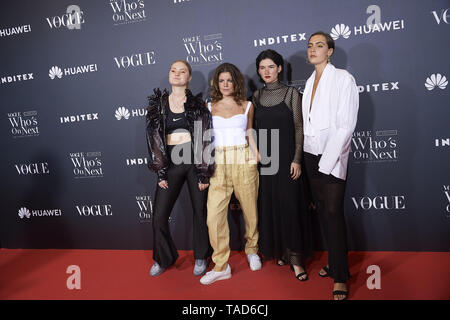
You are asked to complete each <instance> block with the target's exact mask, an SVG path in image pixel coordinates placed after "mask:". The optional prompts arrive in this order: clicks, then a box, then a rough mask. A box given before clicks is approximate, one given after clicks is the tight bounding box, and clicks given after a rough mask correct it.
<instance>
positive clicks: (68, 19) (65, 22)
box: [45, 4, 85, 30]
mask: <svg viewBox="0 0 450 320" xmlns="http://www.w3.org/2000/svg"><path fill="white" fill-rule="evenodd" d="M83 15H84V13H83V11H81V9H80V7H79V6H77V5H74V4H73V5H70V6H68V7H67V9H66V13H64V14H62V15H60V16H54V17H49V18H45V20H46V21H47V23H48V26H49V27H50V29H59V28H61V27H66V28H67V29H69V30H80V29H81V24H83V23H84V22H85V21H84V17H83Z"/></svg>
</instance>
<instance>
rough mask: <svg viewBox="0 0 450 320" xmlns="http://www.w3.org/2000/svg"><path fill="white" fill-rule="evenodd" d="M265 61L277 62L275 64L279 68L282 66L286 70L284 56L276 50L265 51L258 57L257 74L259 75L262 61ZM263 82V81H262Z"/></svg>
mask: <svg viewBox="0 0 450 320" xmlns="http://www.w3.org/2000/svg"><path fill="white" fill-rule="evenodd" d="M264 59H270V60H272V61H273V62H275V64H276V65H277V67H279V66H281V67H282V69H284V66H283V65H284V60H283V56H282V55H281V54H279V53H278V52H276V51H275V50H272V49H267V50H264V51H261V52H260V53H259V54H258V56H257V57H256V74H258V75H259V72H258V70H259V64H260V63H261V61H263V60H264ZM280 73H281V72H280ZM280 73H279V74H278V79H280ZM259 78H260V79H261V76H259ZM261 81H262V79H261Z"/></svg>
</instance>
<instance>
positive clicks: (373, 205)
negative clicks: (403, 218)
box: [352, 196, 406, 210]
mask: <svg viewBox="0 0 450 320" xmlns="http://www.w3.org/2000/svg"><path fill="white" fill-rule="evenodd" d="M405 201H406V200H405V196H375V197H367V196H366V197H358V198H355V197H352V202H353V205H354V206H355V209H356V210H359V209H362V210H404V209H405V208H406V206H405Z"/></svg>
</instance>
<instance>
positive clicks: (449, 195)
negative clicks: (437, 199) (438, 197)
mask: <svg viewBox="0 0 450 320" xmlns="http://www.w3.org/2000/svg"><path fill="white" fill-rule="evenodd" d="M444 195H445V198H446V199H447V206H446V207H445V211H446V213H447V215H446V216H447V218H450V185H448V186H444Z"/></svg>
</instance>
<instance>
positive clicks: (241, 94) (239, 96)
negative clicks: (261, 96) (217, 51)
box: [211, 63, 247, 104]
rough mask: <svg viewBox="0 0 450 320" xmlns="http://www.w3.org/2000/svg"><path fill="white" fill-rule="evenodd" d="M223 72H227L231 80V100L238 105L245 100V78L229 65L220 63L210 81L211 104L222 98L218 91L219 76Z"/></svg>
mask: <svg viewBox="0 0 450 320" xmlns="http://www.w3.org/2000/svg"><path fill="white" fill-rule="evenodd" d="M224 72H229V73H230V75H231V78H232V79H233V87H234V92H233V98H234V101H236V103H238V104H240V103H241V102H242V101H245V100H247V98H246V97H245V93H246V88H245V78H244V76H243V75H242V72H241V71H240V70H239V69H238V68H237V67H236V66H235V65H234V64H231V63H222V64H221V65H220V66H218V67H217V68H216V70H215V71H214V75H213V77H212V79H211V100H212V102H217V101H219V100H221V99H222V98H223V96H222V93H221V92H220V89H219V75H220V74H221V73H224Z"/></svg>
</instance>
